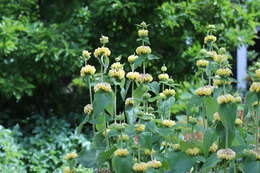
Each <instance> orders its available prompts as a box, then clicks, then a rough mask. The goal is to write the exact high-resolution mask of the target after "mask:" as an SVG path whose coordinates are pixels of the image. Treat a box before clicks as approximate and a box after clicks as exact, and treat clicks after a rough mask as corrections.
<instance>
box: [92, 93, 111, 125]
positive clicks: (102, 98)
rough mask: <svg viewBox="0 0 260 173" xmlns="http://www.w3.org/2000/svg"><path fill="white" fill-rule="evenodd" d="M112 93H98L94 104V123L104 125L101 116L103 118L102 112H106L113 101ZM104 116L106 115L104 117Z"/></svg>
mask: <svg viewBox="0 0 260 173" xmlns="http://www.w3.org/2000/svg"><path fill="white" fill-rule="evenodd" d="M112 98H113V97H112V93H110V92H103V91H98V92H97V93H96V94H95V96H94V103H93V109H94V111H93V119H94V121H93V122H94V123H97V124H99V123H102V122H103V121H102V120H103V119H102V118H100V117H99V116H102V114H101V113H102V112H103V111H104V109H105V108H107V107H108V106H109V104H110V102H111V100H112ZM103 116H104V115H103Z"/></svg>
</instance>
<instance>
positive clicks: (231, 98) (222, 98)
mask: <svg viewBox="0 0 260 173" xmlns="http://www.w3.org/2000/svg"><path fill="white" fill-rule="evenodd" d="M217 101H218V104H224V103H230V102H234V101H235V97H234V96H232V95H231V94H226V95H221V96H219V97H218V98H217Z"/></svg>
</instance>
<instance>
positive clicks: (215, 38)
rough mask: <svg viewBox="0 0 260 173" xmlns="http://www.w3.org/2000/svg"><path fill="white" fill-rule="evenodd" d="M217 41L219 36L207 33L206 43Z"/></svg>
mask: <svg viewBox="0 0 260 173" xmlns="http://www.w3.org/2000/svg"><path fill="white" fill-rule="evenodd" d="M215 41H217V37H215V36H214V35H207V36H206V37H205V38H204V43H208V42H215Z"/></svg>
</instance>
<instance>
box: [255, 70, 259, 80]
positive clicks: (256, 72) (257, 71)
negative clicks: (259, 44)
mask: <svg viewBox="0 0 260 173" xmlns="http://www.w3.org/2000/svg"><path fill="white" fill-rule="evenodd" d="M255 76H256V77H257V78H260V69H257V70H256V71H255Z"/></svg>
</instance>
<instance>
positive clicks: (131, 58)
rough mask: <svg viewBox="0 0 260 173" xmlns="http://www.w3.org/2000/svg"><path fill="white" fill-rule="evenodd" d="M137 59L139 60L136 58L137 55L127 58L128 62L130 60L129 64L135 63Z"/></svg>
mask: <svg viewBox="0 0 260 173" xmlns="http://www.w3.org/2000/svg"><path fill="white" fill-rule="evenodd" d="M137 58H138V56H136V55H130V56H129V57H128V58H127V60H128V62H130V63H134V62H135V61H136V59H137Z"/></svg>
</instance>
